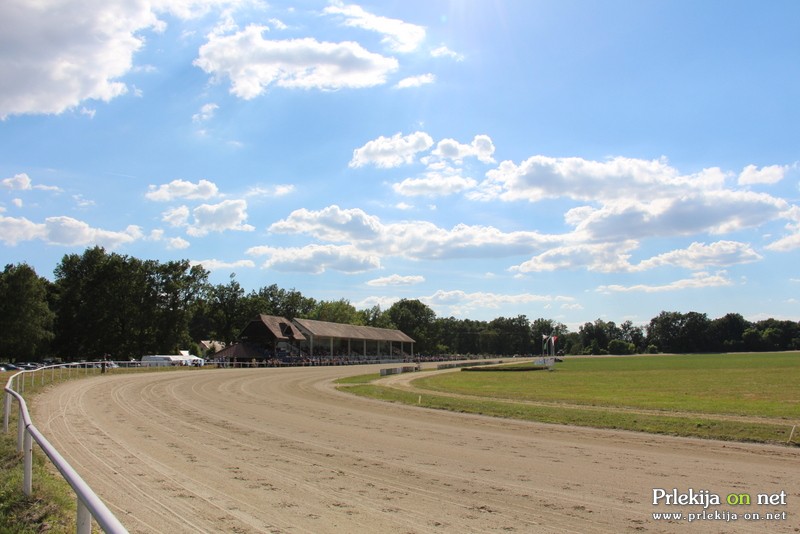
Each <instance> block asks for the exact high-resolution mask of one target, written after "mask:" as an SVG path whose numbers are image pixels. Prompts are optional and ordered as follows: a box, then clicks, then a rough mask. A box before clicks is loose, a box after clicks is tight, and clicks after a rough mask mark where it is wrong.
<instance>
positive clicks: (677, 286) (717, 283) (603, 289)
mask: <svg viewBox="0 0 800 534" xmlns="http://www.w3.org/2000/svg"><path fill="white" fill-rule="evenodd" d="M725 274H726V273H725V272H724V271H721V272H718V273H716V274H709V273H706V272H699V273H694V274H693V275H692V277H691V278H684V279H682V280H676V281H675V282H671V283H669V284H665V285H660V286H656V285H648V284H636V285H632V286H623V285H607V286H600V287H598V288H597V291H598V292H600V293H631V292H641V293H663V292H668V291H682V290H684V289H705V288H709V287H724V286H730V285H733V282H732V281H731V280H730V279H729V278H727V277H726V276H725Z"/></svg>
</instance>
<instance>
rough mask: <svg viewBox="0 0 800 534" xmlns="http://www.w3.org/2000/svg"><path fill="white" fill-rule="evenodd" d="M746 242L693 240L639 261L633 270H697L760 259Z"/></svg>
mask: <svg viewBox="0 0 800 534" xmlns="http://www.w3.org/2000/svg"><path fill="white" fill-rule="evenodd" d="M761 259H762V257H761V255H759V254H758V253H757V252H756V251H755V250H753V248H752V247H751V246H750V245H749V244H748V243H740V242H738V241H717V242H715V243H711V244H709V245H706V244H705V243H698V242H694V243H692V244H691V245H689V247H688V248H686V249H683V250H672V251H670V252H665V253H664V254H659V255H657V256H654V257H652V258H650V259H647V260H644V261H642V262H641V263H639V264H638V265H637V266H636V267H635V268H634V269H633V270H636V271H644V270H647V269H653V268H656V267H661V266H664V265H667V266H676V267H682V268H684V269H691V270H698V269H703V268H707V267H728V266H731V265H737V264H742V263H752V262H755V261H759V260H761Z"/></svg>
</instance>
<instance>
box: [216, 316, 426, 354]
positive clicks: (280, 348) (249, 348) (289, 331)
mask: <svg viewBox="0 0 800 534" xmlns="http://www.w3.org/2000/svg"><path fill="white" fill-rule="evenodd" d="M239 339H240V343H237V344H234V345H231V346H230V347H228V348H226V349H224V350H222V351H220V352H218V353H217V354H216V355H215V356H216V357H217V358H219V359H224V360H227V361H234V360H237V361H242V360H244V361H252V360H256V361H258V362H262V361H263V362H272V363H276V364H277V363H290V364H291V363H315V364H327V363H360V362H368V361H377V360H408V359H413V358H414V340H413V339H412V338H410V337H409V336H407V335H406V334H404V333H403V332H401V331H400V330H393V329H390V328H375V327H371V326H358V325H348V324H339V323H329V322H326V321H315V320H311V319H294V320H293V321H290V320H289V319H286V318H284V317H278V316H274V315H264V314H261V315H258V316H257V317H255V318H253V319H252V320H251V321H250V322H249V323H248V324H247V326H245V327H244V329H243V330H242V332H241V334H240V335H239Z"/></svg>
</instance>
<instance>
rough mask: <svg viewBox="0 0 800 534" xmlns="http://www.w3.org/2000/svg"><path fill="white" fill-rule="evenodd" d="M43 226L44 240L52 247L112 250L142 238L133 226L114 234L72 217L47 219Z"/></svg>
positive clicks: (138, 229) (140, 231)
mask: <svg viewBox="0 0 800 534" xmlns="http://www.w3.org/2000/svg"><path fill="white" fill-rule="evenodd" d="M44 226H45V235H44V240H45V241H47V242H48V243H50V244H54V245H65V246H76V245H100V246H102V247H107V248H110V249H113V248H117V247H119V246H121V245H124V244H128V243H132V242H134V241H137V240H139V239H141V238H142V237H143V234H142V230H141V228H140V227H138V226H135V225H130V226H128V227H127V228H126V229H125V230H124V231H122V232H115V231H111V230H104V229H101V228H92V227H91V226H89V225H88V224H87V223H85V222H83V221H79V220H77V219H73V218H72V217H48V218H46V219H45V223H44Z"/></svg>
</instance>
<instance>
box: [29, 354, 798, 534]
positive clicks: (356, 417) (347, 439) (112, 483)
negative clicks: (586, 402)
mask: <svg viewBox="0 0 800 534" xmlns="http://www.w3.org/2000/svg"><path fill="white" fill-rule="evenodd" d="M377 369H378V367H313V368H283V369H253V370H250V369H241V370H234V369H219V370H187V371H174V372H163V373H142V374H127V375H114V374H109V375H103V376H97V377H91V378H86V379H81V380H74V381H72V382H69V383H66V384H63V385H60V386H58V387H56V388H53V389H52V390H50V391H49V392H47V393H45V394H42V395H40V396H38V397H36V399H35V406H34V413H33V418H34V422H35V423H36V424H37V426H38V427H39V428H40V430H42V432H43V433H44V434H45V436H47V437H48V439H49V440H50V441H51V442H52V443H53V444H54V445H55V446H56V448H58V450H59V451H61V453H62V454H63V455H64V457H65V458H66V459H67V460H68V461H69V462H70V463H71V464H72V465H73V467H75V469H76V470H77V471H78V472H79V473H81V475H82V476H83V477H84V479H85V480H86V481H87V482H88V483H89V485H90V486H91V487H92V488H93V489H94V490H95V491H96V492H97V493H98V495H99V496H100V497H101V498H102V499H103V500H104V501H105V502H106V503H107V504H108V506H109V508H110V509H111V510H112V511H113V512H114V513H115V514H117V517H119V519H120V521H122V523H123V524H124V525H125V526H126V527H127V528H128V529H129V530H130V531H131V532H138V533H155V532H165V533H167V532H168V533H183V532H185V533H199V532H237V533H250V532H275V533H277V532H280V533H291V532H298V533H301V532H302V533H319V534H324V533H340V532H341V533H348V534H350V533H370V534H372V533H404V534H405V533H466V532H481V533H482V532H517V533H519V532H548V533H550V532H553V533H555V532H576V533H588V532H609V533H611V532H613V533H617V532H759V533H761V532H800V449H798V448H791V447H782V446H763V445H751V444H740V443H724V442H717V441H704V440H694V439H682V438H673V437H664V436H653V435H648V434H640V433H634V432H616V431H602V430H592V429H583V428H574V427H566V426H554V425H545V424H536V423H526V422H519V421H509V420H499V419H493V418H488V417H481V416H472V415H465V414H455V413H447V412H442V411H434V410H427V409H422V408H416V407H413V406H401V405H395V404H388V403H381V402H378V401H373V400H369V399H363V398H358V397H355V396H352V395H350V394H348V393H344V392H341V391H337V390H336V389H335V387H334V385H333V383H332V381H333V380H334V379H336V378H338V377H342V376H346V375H355V374H364V373H368V372H377ZM654 488H661V489H665V490H667V492H669V493H670V494H671V493H672V490H673V488H675V489H677V490H678V492H681V493H683V492H687V491H688V490H689V488H691V489H693V490H694V491H695V492H698V491H700V490H706V491H707V492H708V493H709V494H716V495H719V496H720V499H721V501H722V502H721V504H720V505H714V504H712V505H711V506H709V507H707V508H706V509H705V512H706V519H701V520H696V521H693V522H691V523H690V522H688V514H689V513H700V512H703V511H704V510H703V505H702V504H701V505H697V504H695V505H685V506H678V505H672V506H666V505H659V506H653V504H652V500H653V490H654ZM781 491H784V492H785V497H784V498H783V500H784V501H785V504H779V503H777V500H778V499H780V497H776V498H775V499H776V504H774V505H766V506H764V505H762V506H758V505H756V494H758V493H766V494H770V495H771V494H779V493H780V492H781ZM730 493H736V494H742V493H747V494H750V495H751V496H752V504H751V505H750V506H734V505H729V504H727V503H726V502H725V500H726V496H727V495H728V494H730ZM661 512H670V513H682V514H683V515H684V517H683V519H677V520H676V519H672V520H669V521H666V520H663V519H654V517H653V513H661ZM726 513H727V515H726ZM734 513H735V514H736V519H734V516H733V515H731V514H734ZM754 513H758V514H760V519H759V520H753V517H754V516H752V515H751V516H750V518H749V519H745V514H754ZM766 513H770V514H772V513H775V514H777V517H778V519H765V517H766ZM782 513H785V515H781V514H782ZM714 514H716V518H715V519H714ZM708 517H712V519H708ZM783 517H785V519H784V518H783ZM726 519H727V520H726Z"/></svg>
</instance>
